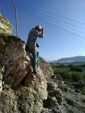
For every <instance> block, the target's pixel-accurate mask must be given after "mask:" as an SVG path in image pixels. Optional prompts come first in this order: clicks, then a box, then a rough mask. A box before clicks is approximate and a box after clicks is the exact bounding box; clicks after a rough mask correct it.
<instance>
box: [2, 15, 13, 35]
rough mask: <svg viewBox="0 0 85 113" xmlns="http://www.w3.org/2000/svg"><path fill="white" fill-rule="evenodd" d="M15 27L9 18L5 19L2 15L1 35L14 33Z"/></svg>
mask: <svg viewBox="0 0 85 113" xmlns="http://www.w3.org/2000/svg"><path fill="white" fill-rule="evenodd" d="M12 32H13V26H12V24H10V22H9V21H8V20H7V18H5V17H3V16H2V15H1V13H0V33H12Z"/></svg>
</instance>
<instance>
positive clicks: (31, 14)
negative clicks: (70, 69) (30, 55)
mask: <svg viewBox="0 0 85 113" xmlns="http://www.w3.org/2000/svg"><path fill="white" fill-rule="evenodd" d="M14 3H15V5H16V7H17V17H18V35H19V36H20V37H21V38H22V39H23V40H24V41H25V42H26V41H27V37H28V33H29V31H30V30H31V28H33V27H35V26H36V25H38V24H39V25H41V26H42V27H43V28H44V29H45V36H44V38H43V39H41V38H38V43H39V45H40V47H39V49H38V50H39V51H40V56H42V57H43V58H44V59H46V60H57V59H59V58H62V57H72V56H77V55H78V56H82V55H83V56H85V0H14ZM0 12H1V13H2V15H3V16H5V17H7V18H8V20H9V21H10V22H11V24H13V26H14V30H13V34H14V35H16V24H15V10H14V7H13V4H12V0H0Z"/></svg>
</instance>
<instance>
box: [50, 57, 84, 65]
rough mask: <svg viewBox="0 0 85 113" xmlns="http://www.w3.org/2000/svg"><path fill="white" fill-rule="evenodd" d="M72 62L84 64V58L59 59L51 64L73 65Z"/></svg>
mask: <svg viewBox="0 0 85 113" xmlns="http://www.w3.org/2000/svg"><path fill="white" fill-rule="evenodd" d="M73 62H85V56H74V57H67V58H61V59H58V60H55V61H52V62H51V63H73Z"/></svg>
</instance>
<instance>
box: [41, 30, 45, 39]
mask: <svg viewBox="0 0 85 113" xmlns="http://www.w3.org/2000/svg"><path fill="white" fill-rule="evenodd" d="M41 37H42V38H44V28H42V36H41Z"/></svg>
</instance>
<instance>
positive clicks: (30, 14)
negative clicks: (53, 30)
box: [21, 10, 84, 38]
mask: <svg viewBox="0 0 85 113" xmlns="http://www.w3.org/2000/svg"><path fill="white" fill-rule="evenodd" d="M21 11H23V10H21ZM23 12H25V13H29V15H31V16H33V17H35V18H38V19H40V20H42V21H43V22H45V23H47V24H49V25H52V26H55V27H57V28H58V29H61V30H63V31H65V32H67V33H70V34H72V35H75V36H77V37H80V38H84V37H83V36H80V35H79V34H76V33H74V32H72V31H69V30H67V29H65V28H62V27H59V26H57V25H55V24H51V23H49V22H47V21H45V20H44V19H42V18H40V17H37V16H35V15H33V14H31V13H30V12H27V11H23Z"/></svg>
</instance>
